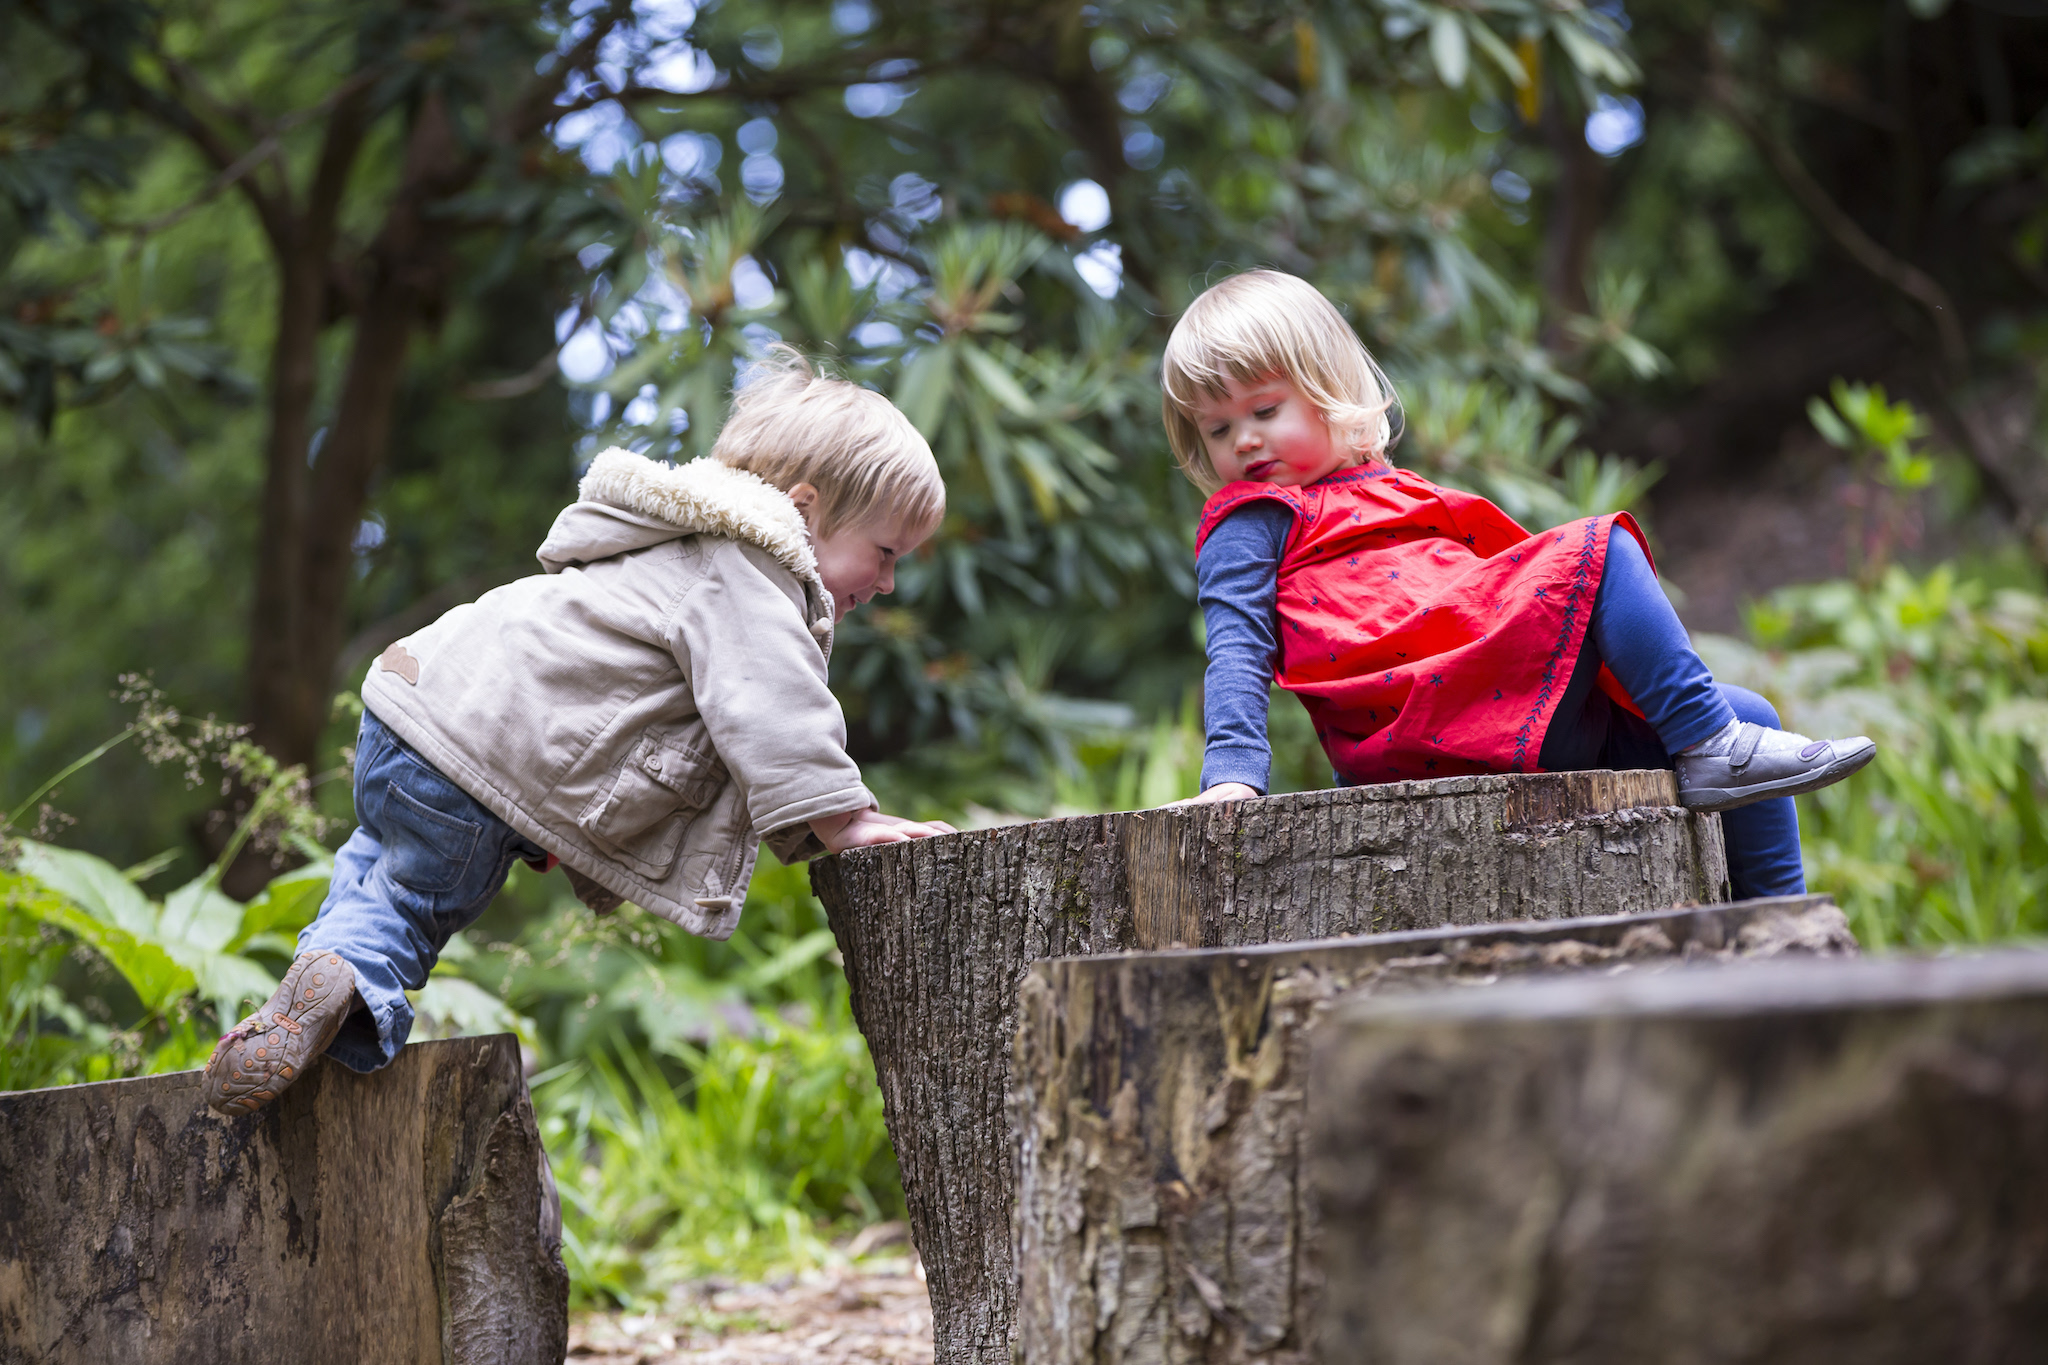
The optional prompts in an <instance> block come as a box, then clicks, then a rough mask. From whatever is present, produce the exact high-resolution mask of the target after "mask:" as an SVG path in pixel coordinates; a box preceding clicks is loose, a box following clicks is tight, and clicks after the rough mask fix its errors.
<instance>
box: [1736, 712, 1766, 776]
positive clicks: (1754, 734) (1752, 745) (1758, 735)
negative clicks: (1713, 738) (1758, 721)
mask: <svg viewBox="0 0 2048 1365" xmlns="http://www.w3.org/2000/svg"><path fill="white" fill-rule="evenodd" d="M1763 738H1764V727H1763V726H1761V725H1752V724H1750V723H1749V722H1748V721H1744V722H1743V724H1742V726H1741V728H1740V729H1738V730H1736V732H1735V748H1734V749H1733V750H1732V751H1731V752H1730V753H1729V755H1728V766H1729V767H1730V768H1733V769H1735V770H1737V771H1738V772H1739V771H1740V770H1742V769H1743V768H1746V767H1748V766H1749V760H1751V759H1752V758H1755V757H1756V746H1757V745H1759V744H1761V743H1762V742H1763Z"/></svg>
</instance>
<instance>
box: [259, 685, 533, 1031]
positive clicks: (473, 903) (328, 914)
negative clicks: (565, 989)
mask: <svg viewBox="0 0 2048 1365" xmlns="http://www.w3.org/2000/svg"><path fill="white" fill-rule="evenodd" d="M356 819H357V820H358V821H360V822H361V823H360V825H359V826H358V828H357V829H356V832H355V833H354V834H351V835H350V836H349V837H348V842H347V843H345V844H343V845H342V846H341V851H340V852H339V853H337V854H335V855H334V881H333V883H332V884H331V885H330V886H329V887H328V888H327V899H326V900H325V901H324V902H322V903H321V906H320V914H319V917H318V918H316V919H315V920H314V921H313V922H312V923H311V924H309V925H307V926H306V927H305V929H303V930H302V931H301V932H300V934H299V951H300V952H301V953H310V952H330V953H336V954H339V955H340V957H341V959H342V960H343V961H344V962H346V963H348V965H349V966H351V967H353V968H354V969H355V974H356V995H357V996H359V997H360V1002H359V1003H358V1004H357V1006H356V1008H355V1010H354V1012H353V1013H351V1014H350V1015H349V1017H348V1018H347V1019H346V1020H345V1021H344V1022H343V1023H342V1026H341V1032H340V1033H338V1034H336V1035H335V1039H334V1042H333V1043H332V1044H330V1045H329V1046H328V1049H327V1055H328V1056H330V1057H332V1058H334V1059H335V1060H336V1061H338V1062H340V1063H341V1064H342V1065H343V1066H345V1067H347V1068H349V1070H351V1071H375V1070H377V1068H379V1067H382V1066H387V1065H389V1064H390V1062H391V1061H392V1059H393V1058H395V1057H397V1056H398V1050H399V1049H400V1048H402V1047H404V1046H405V1040H406V1036H407V1035H408V1034H410V1033H411V1032H412V1017H413V1016H412V1004H411V1002H409V1001H408V1000H407V999H406V998H405V993H406V992H407V991H416V990H418V989H419V988H420V987H422V986H424V985H426V984H427V973H428V972H429V971H431V970H432V969H433V966H434V963H435V962H436V961H438V960H439V958H440V956H441V949H442V948H443V947H444V946H446V945H447V942H448V940H449V939H450V938H451V937H453V936H454V935H455V934H456V932H457V931H459V930H461V929H463V928H464V927H466V926H467V925H469V924H471V923H472V922H474V921H475V919H476V917H477V916H478V915H481V914H482V913H483V912H484V907H485V906H487V905H489V904H490V903H491V898H492V897H493V896H496V895H497V894H498V889H499V888H500V887H502V886H503V885H504V884H505V877H506V874H507V873H509V872H510V871H511V870H512V860H513V859H515V858H526V859H541V858H544V857H545V856H546V855H545V854H544V853H543V851H542V850H541V849H540V848H538V847H536V846H535V845H534V844H533V843H531V842H529V841H528V840H527V839H525V838H523V837H522V836H520V835H519V834H517V833H516V832H514V831H513V829H512V827H511V826H510V825H508V824H506V823H505V822H504V821H503V820H500V819H499V818H498V817H497V816H495V815H493V814H491V813H490V812H489V811H487V810H485V809H484V808H483V807H482V806H480V805H478V804H477V802H476V801H475V800H474V799H473V798H472V797H471V796H470V795H469V794H468V793H467V792H465V791H463V790H462V789H461V788H460V787H458V786H456V785H455V784H454V783H453V782H450V781H449V780H448V779H447V778H446V777H444V776H442V775H441V772H440V770H439V769H437V768H435V767H434V765H433V764H431V763H429V762H427V761H426V760H425V759H424V758H421V757H420V756H419V755H418V754H417V753H415V752H413V750H412V749H411V748H410V747H408V746H407V745H406V744H405V743H404V741H402V740H400V739H399V738H398V736H396V735H394V734H392V733H391V731H390V730H389V729H387V728H386V727H385V725H384V723H383V722H382V721H380V720H378V719H377V718H376V717H375V716H373V715H371V714H370V713H369V712H367V711H365V712H364V713H363V725H362V732H361V734H360V736H359V737H358V740H357V746H356Z"/></svg>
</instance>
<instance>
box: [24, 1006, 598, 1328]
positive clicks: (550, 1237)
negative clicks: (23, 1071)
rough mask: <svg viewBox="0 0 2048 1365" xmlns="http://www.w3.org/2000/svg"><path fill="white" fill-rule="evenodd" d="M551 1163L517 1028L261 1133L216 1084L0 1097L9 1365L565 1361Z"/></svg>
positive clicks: (357, 1084) (275, 1122)
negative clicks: (223, 1102)
mask: <svg viewBox="0 0 2048 1365" xmlns="http://www.w3.org/2000/svg"><path fill="white" fill-rule="evenodd" d="M545 1163H546V1157H545V1154H544V1153H543V1152H542V1150H541V1145H540V1137H539V1134H538V1132H537V1131H536V1129H535V1127H534V1121H533V1109H532V1106H531V1104H530V1102H529V1101H528V1098H527V1094H526V1082H525V1080H524V1078H523V1076H522V1075H521V1073H520V1067H519V1048H518V1045H517V1043H516V1042H515V1041H514V1040H513V1038H512V1037H511V1035H509V1034H500V1035H497V1036H495V1037H490V1038H461V1039H454V1040H451V1041H447V1042H432V1043H416V1044H414V1045H413V1046H411V1047H408V1048H406V1049H405V1050H404V1051H403V1052H402V1053H400V1054H399V1057H398V1060H397V1061H396V1062H394V1063H393V1064H392V1065H391V1066H389V1067H387V1068H386V1069H385V1070H383V1071H380V1072H378V1073H377V1074H375V1075H373V1076H357V1075H354V1074H352V1073H350V1072H348V1071H346V1070H344V1069H343V1068H341V1067H339V1066H336V1065H334V1064H333V1063H332V1062H321V1063H319V1064H317V1065H315V1066H314V1067H312V1068H311V1069H310V1070H308V1071H307V1073H306V1075H305V1077H304V1079H302V1080H300V1081H299V1083H298V1084H297V1085H294V1086H293V1087H292V1088H291V1089H290V1090H288V1091H286V1092H285V1094H284V1095H283V1097H281V1098H280V1099H279V1101H278V1102H277V1103H276V1104H275V1105H273V1106H272V1107H271V1108H270V1109H269V1110H268V1111H266V1112H265V1113H262V1114H258V1115H253V1116H251V1117H248V1118H242V1119H223V1118H221V1117H219V1116H218V1115H216V1114H214V1113H212V1112H211V1111H210V1110H208V1109H207V1108H206V1107H205V1105H204V1102H203V1100H202V1099H201V1093H200V1073H198V1072H196V1071H190V1072H183V1073H179V1074H177V1075H170V1076H152V1077H147V1078H144V1079H140V1080H132V1081H111V1082H108V1083H105V1084H101V1085H80V1086H68V1087H65V1088H63V1089H57V1090H29V1091H20V1092H17V1093H14V1094H0V1361H4V1362H7V1363H8V1365H14V1363H15V1362H30V1361H34V1362H37V1363H38V1365H42V1363H43V1362H60V1363H61V1362H77V1365H130V1363H131V1362H132V1363H133V1365H187V1362H189V1363H190V1365H231V1363H235V1362H248V1363H249V1365H274V1363H275V1362H277V1361H284V1360H321V1361H336V1362H339V1361H347V1362H350V1365H432V1363H434V1362H440V1363H441V1365H529V1363H530V1365H542V1363H543V1362H545V1365H556V1362H559V1361H561V1360H562V1358H563V1355H564V1353H565V1352H566V1351H567V1349H568V1308H569V1302H568V1295H569V1278H568V1275H567V1273H566V1272H565V1271H564V1269H563V1266H562V1258H561V1209H560V1205H559V1204H558V1203H556V1202H555V1198H554V1185H553V1181H552V1179H551V1178H550V1177H549V1176H548V1175H547V1171H546V1164H545Z"/></svg>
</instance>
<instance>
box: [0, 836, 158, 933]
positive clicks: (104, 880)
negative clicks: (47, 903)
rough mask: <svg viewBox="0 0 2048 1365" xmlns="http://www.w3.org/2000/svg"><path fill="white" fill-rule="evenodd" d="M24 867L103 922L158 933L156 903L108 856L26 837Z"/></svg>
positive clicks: (133, 930)
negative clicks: (96, 856)
mask: <svg viewBox="0 0 2048 1365" xmlns="http://www.w3.org/2000/svg"><path fill="white" fill-rule="evenodd" d="M21 870H22V871H23V872H26V873H27V874H28V875H29V876H31V877H33V878H35V879H36V880H37V881H39V882H41V883H42V884H43V885H45V886H47V887H49V888H50V889H51V890H52V891H55V892H56V893H57V894H58V895H60V896H63V897H64V898H65V899H67V900H69V901H71V902H72V903H73V904H74V905H76V906H78V907H79V908H80V909H82V910H84V911H85V912H86V913H87V914H89V915H91V916H92V917H93V918H94V919H96V920H98V921H100V922H101V923H102V924H110V925H112V926H113V927H115V928H117V929H120V930H122V931H123V932H124V933H127V934H129V935H132V936H134V937H136V938H154V937H155V936H156V931H157V927H156V926H157V909H156V906H155V905H153V904H151V903H150V900H149V897H147V896H145V895H143V894H142V892H141V891H140V890H138V889H137V888H136V886H135V883H133V882H131V881H129V880H128V879H127V878H126V877H124V876H122V875H121V871H120V869H119V868H117V867H115V866H114V865H113V864H112V863H110V862H108V861H107V860H106V859H104V858H95V857H94V856H93V855H92V854H90V853H81V852H79V851H78V850H77V849H73V848H58V847H57V846H56V845H54V844H39V843H36V842H34V841H33V840H29V839H24V840H22V843H21Z"/></svg>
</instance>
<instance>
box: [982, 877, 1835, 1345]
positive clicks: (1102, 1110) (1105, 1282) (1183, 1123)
mask: <svg viewBox="0 0 2048 1365" xmlns="http://www.w3.org/2000/svg"><path fill="white" fill-rule="evenodd" d="M1854 951H1855V939H1854V938H1853V937H1852V936H1851V935H1850V933H1849V929H1848V922H1847V921H1846V919H1844V917H1843V915H1842V912H1841V911H1840V910H1838V909H1836V908H1835V906H1834V904H1833V903H1832V902H1830V901H1829V900H1827V899H1826V898H1825V897H1821V896H1805V897H1785V898H1782V899H1778V900H1764V901H1748V902H1744V903H1742V904H1739V905H1731V906H1714V907H1709V908H1706V909H1685V910H1667V911H1661V912H1657V913H1653V914H1648V915H1615V916H1604V917H1600V918H1596V919H1574V920H1562V921H1558V922H1555V923H1551V924H1544V925H1514V926H1508V927H1504V928H1489V929H1468V928H1462V927H1453V928H1446V929H1432V930H1424V931H1420V932H1415V933H1406V934H1383V935H1376V936H1373V937H1368V938H1359V939H1346V940H1337V941H1324V942H1321V943H1316V944H1307V945H1300V946H1289V947H1261V948H1243V949H1210V950H1205V951H1201V952H1192V953H1138V954H1130V955H1118V956H1108V957H1067V958H1056V959H1054V960H1052V961H1049V962H1041V963H1039V964H1038V965H1037V966H1035V967H1033V968H1032V969H1031V973H1030V975H1029V976H1027V977H1026V978H1025V980H1024V985H1023V988H1022V993H1021V1002H1020V1014H1021V1023H1020V1024H1019V1026H1018V1030H1017V1041H1016V1054H1015V1063H1014V1070H1015V1075H1016V1081H1015V1087H1014V1089H1013V1091H1012V1093H1011V1123H1012V1131H1013V1140H1014V1142H1015V1144H1016V1151H1017V1152H1018V1161H1019V1166H1018V1186H1017V1223H1016V1229H1017V1230H1016V1257H1017V1267H1018V1277H1019V1281H1020V1297H1019V1303H1018V1313H1017V1316H1018V1330H1017V1338H1018V1344H1019V1346H1020V1348H1021V1354H1022V1358H1023V1359H1024V1360H1027V1361H1029V1362H1031V1365H1084V1363H1085V1365H1139V1363H1140V1362H1145V1363H1146V1365H1180V1363H1181V1362H1219V1363H1221V1362H1230V1363H1233V1365H1234V1363H1235V1362H1251V1361H1261V1362H1272V1365H1281V1362H1306V1361H1310V1360H1313V1359H1315V1352H1314V1350H1313V1344H1314V1338H1315V1324H1316V1321H1317V1315H1318V1309H1319V1305H1320V1299H1321V1292H1320V1291H1321V1288H1322V1282H1321V1277H1320V1275H1319V1274H1318V1272H1317V1263H1318V1257H1317V1241H1318V1229H1317V1226H1316V1222H1315V1208H1314V1204H1313V1202H1312V1201H1311V1200H1309V1199H1308V1197H1307V1191H1306V1189H1305V1188H1304V1186H1303V1182H1302V1180H1301V1178H1300V1177H1301V1144H1302V1134H1303V1123H1302V1117H1303V1103H1304V1098H1305V1096H1306V1094H1307V1091H1308V1086H1307V1080H1306V1072H1307V1061H1308V1054H1309V1050H1310V1046H1311V1042H1312V1039H1313V1037H1314V1035H1315V1032H1316V1028H1317V1025H1318V1024H1319V1023H1320V1021H1321V1020H1322V1019H1323V1017H1324V1016H1325V1015H1326V1014H1327V1013H1328V1011H1329V1010H1330V1008H1331V1006H1332V1004H1333V1003H1335V1002H1337V1001H1338V1000H1340V999H1342V1000H1352V999H1357V998H1359V997H1360V996H1364V995H1375V994H1379V995H1386V994H1393V995H1402V994H1411V993H1414V992H1417V991H1433V990H1442V989H1456V988H1460V987H1463V988H1467V989H1469V988H1470V987H1472V986H1475V985H1485V984H1489V983H1492V982H1494V981H1496V980H1499V979H1501V978H1503V977H1515V976H1525V975H1532V974H1541V973H1558V972H1567V971H1583V970H1594V969H1597V970H1600V971H1603V972H1635V973H1642V972H1654V971H1661V970H1667V969H1669V968H1671V967H1672V966H1674V965H1675V964H1678V963H1690V962H1700V961H1718V960H1724V959H1729V958H1734V957H1747V956H1759V955H1765V956H1767V955H1774V954H1778V953H1785V952H1793V953H1822V954H1835V953H1845V952H1854ZM1354 1358H1355V1357H1350V1356H1340V1357H1330V1359H1331V1360H1332V1361H1333V1362H1334V1361H1337V1360H1348V1359H1354Z"/></svg>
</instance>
